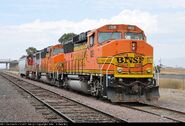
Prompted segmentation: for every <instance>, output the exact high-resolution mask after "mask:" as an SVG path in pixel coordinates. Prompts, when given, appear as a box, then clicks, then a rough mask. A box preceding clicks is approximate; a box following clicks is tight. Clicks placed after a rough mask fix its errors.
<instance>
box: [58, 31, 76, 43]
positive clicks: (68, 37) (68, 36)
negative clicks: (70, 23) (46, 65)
mask: <svg viewBox="0 0 185 126" xmlns="http://www.w3.org/2000/svg"><path fill="white" fill-rule="evenodd" d="M74 36H76V34H75V33H65V34H63V35H62V36H61V37H60V38H59V40H58V41H59V42H60V43H61V44H63V43H65V42H67V41H69V40H71V39H72V38H73V37H74Z"/></svg>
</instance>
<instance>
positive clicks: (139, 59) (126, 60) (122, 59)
mask: <svg viewBox="0 0 185 126" xmlns="http://www.w3.org/2000/svg"><path fill="white" fill-rule="evenodd" d="M143 60H144V58H143V57H117V62H118V63H142V62H143Z"/></svg>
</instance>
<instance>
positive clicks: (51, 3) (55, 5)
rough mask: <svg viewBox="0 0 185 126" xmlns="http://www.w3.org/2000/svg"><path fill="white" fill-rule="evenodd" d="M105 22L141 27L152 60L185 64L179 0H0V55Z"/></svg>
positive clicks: (184, 0)
mask: <svg viewBox="0 0 185 126" xmlns="http://www.w3.org/2000/svg"><path fill="white" fill-rule="evenodd" d="M110 23H113V24H117V23H119V24H132V25H137V26H138V27H140V28H141V29H143V30H144V32H145V34H146V36H147V41H148V43H149V44H151V45H152V46H153V47H154V58H155V63H156V64H159V60H160V59H161V62H162V64H163V63H164V64H165V65H169V66H170V65H171V66H179V67H185V0H175V1H174V0H155V1H154V0H97V1H95V0H65V1H64V0H0V59H9V58H10V59H19V58H20V57H21V56H22V55H24V54H26V52H25V50H26V48H28V47H30V46H33V47H36V48H37V49H42V48H44V47H47V46H50V45H54V44H57V43H58V39H59V38H60V37H61V36H62V35H63V34H64V33H68V32H74V33H76V34H78V33H81V32H84V31H87V30H90V29H95V28H98V27H100V26H103V25H105V24H110ZM176 59H178V60H177V61H176ZM172 61H173V62H172ZM175 61H176V62H175Z"/></svg>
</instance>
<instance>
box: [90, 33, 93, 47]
mask: <svg viewBox="0 0 185 126" xmlns="http://www.w3.org/2000/svg"><path fill="white" fill-rule="evenodd" d="M93 45H94V34H93V35H91V36H90V46H93Z"/></svg>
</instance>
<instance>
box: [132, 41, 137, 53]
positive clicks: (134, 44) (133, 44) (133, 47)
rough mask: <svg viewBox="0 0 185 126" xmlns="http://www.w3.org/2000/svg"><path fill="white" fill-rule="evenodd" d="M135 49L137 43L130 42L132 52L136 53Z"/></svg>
mask: <svg viewBox="0 0 185 126" xmlns="http://www.w3.org/2000/svg"><path fill="white" fill-rule="evenodd" d="M136 48H137V43H136V42H132V51H136Z"/></svg>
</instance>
